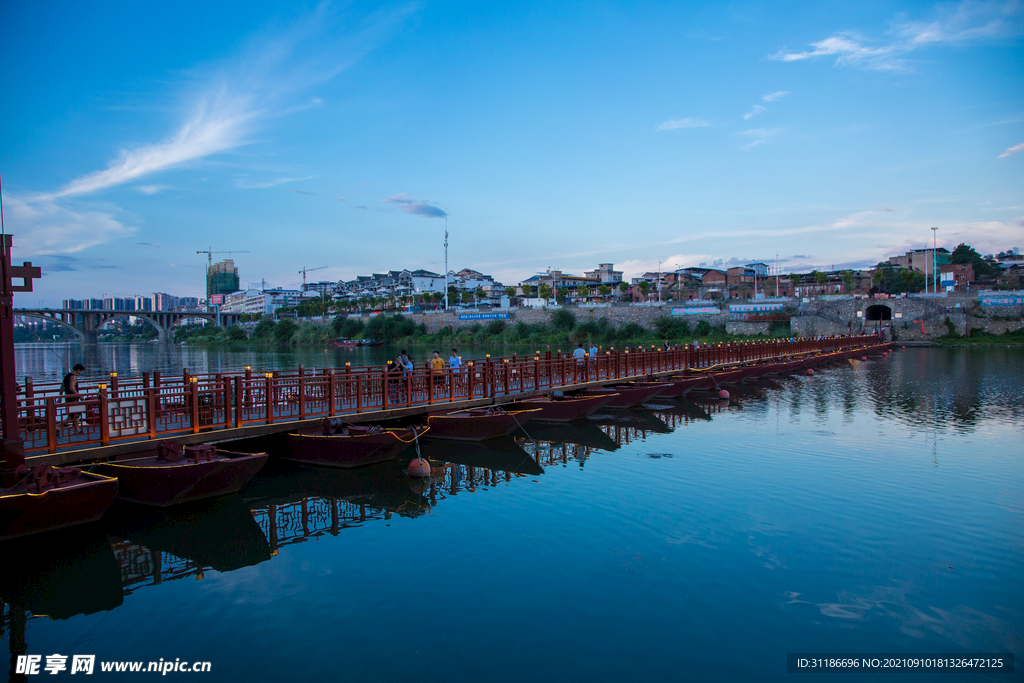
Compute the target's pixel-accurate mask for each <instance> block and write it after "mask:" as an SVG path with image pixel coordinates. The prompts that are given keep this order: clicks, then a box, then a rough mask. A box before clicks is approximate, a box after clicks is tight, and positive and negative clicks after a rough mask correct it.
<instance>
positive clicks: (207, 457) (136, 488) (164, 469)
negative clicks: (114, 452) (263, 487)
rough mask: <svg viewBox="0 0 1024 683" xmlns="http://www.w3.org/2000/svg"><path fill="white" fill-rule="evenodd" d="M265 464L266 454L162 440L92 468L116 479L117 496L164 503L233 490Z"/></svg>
mask: <svg viewBox="0 0 1024 683" xmlns="http://www.w3.org/2000/svg"><path fill="white" fill-rule="evenodd" d="M266 462H267V454H266V453H234V452H232V451H223V450H220V449H217V448H215V447H213V446H211V445H209V444H204V445H202V446H186V447H185V448H184V449H183V448H182V447H181V445H180V444H178V443H177V442H174V441H162V442H160V444H159V445H158V446H157V447H156V448H155V449H154V451H151V452H149V453H146V454H143V455H142V456H141V457H140V456H139V455H138V454H133V455H130V456H126V457H125V458H124V459H121V460H115V461H113V462H104V463H99V464H97V465H94V466H93V469H94V470H95V471H96V472H97V473H98V474H102V475H104V476H108V477H117V479H118V492H117V497H118V498H120V499H121V500H127V501H130V502H132V503H141V504H143V505H155V506H157V507H166V506H168V505H178V504H180V503H188V502H191V501H195V500H202V499H203V498H212V497H214V496H222V495H225V494H227V493H235V492H236V491H238V489H240V488H242V486H244V485H245V483H246V482H247V481H249V480H250V479H252V478H253V476H254V475H255V474H256V473H257V472H259V471H260V468H261V467H263V465H264V464H266Z"/></svg>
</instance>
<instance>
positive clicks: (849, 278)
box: [843, 270, 857, 292]
mask: <svg viewBox="0 0 1024 683" xmlns="http://www.w3.org/2000/svg"><path fill="white" fill-rule="evenodd" d="M856 280H857V278H856V276H855V275H854V274H853V271H852V270H844V271H843V284H845V285H846V291H847V292H852V291H853V285H854V283H855V282H856Z"/></svg>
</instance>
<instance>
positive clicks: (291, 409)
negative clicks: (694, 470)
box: [18, 335, 877, 453]
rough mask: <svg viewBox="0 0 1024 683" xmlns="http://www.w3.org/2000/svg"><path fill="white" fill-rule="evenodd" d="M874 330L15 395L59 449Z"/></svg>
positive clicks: (691, 364) (449, 395) (743, 352)
mask: <svg viewBox="0 0 1024 683" xmlns="http://www.w3.org/2000/svg"><path fill="white" fill-rule="evenodd" d="M876 339H877V338H876V337H874V336H873V335H867V336H856V337H830V338H822V339H795V340H771V341H760V342H738V343H731V344H716V345H706V346H698V347H694V346H679V347H674V348H671V349H668V350H665V349H661V348H657V347H648V348H642V347H634V348H630V349H619V350H615V349H612V350H607V351H602V352H600V353H598V354H597V356H596V357H594V358H589V357H588V358H586V359H585V360H583V361H578V360H577V359H575V358H573V357H572V356H571V355H568V354H563V353H561V352H555V353H552V352H545V353H540V352H538V353H535V354H529V355H513V356H509V357H502V358H491V357H490V356H487V357H485V358H478V359H474V360H471V361H468V362H467V363H466V364H465V365H464V366H463V367H462V368H459V369H456V370H452V369H445V370H444V371H441V372H434V371H431V370H430V369H428V368H420V369H415V370H413V371H412V372H392V371H388V370H386V369H383V368H381V367H352V366H351V365H349V364H346V365H345V367H343V368H327V369H322V370H313V371H310V370H306V369H305V368H303V367H301V366H300V367H299V368H298V369H297V370H289V371H281V370H276V371H272V372H264V373H260V372H253V371H252V370H251V368H246V370H245V371H244V372H238V373H216V374H203V375H192V374H189V372H188V371H187V370H185V371H184V372H183V373H182V375H180V376H177V375H175V376H174V377H172V378H167V377H161V375H160V373H153V374H152V375H150V374H149V373H144V374H143V376H142V377H136V378H120V377H118V376H117V375H116V373H112V374H111V377H110V382H109V383H105V384H100V385H99V386H97V387H95V388H83V389H82V392H83V393H82V400H80V401H75V402H73V403H66V402H64V398H63V397H62V396H61V395H60V393H59V385H56V384H50V385H33V383H32V382H31V381H26V383H25V387H23V388H22V389H21V391H20V394H19V396H18V415H19V423H20V426H21V432H22V437H23V438H24V441H25V450H26V452H28V453H55V452H56V451H57V450H65V449H69V448H76V449H77V448H87V447H90V446H106V445H109V444H111V443H116V442H121V441H129V440H141V439H157V438H164V437H169V436H174V435H182V434H189V433H193V434H194V433H199V432H204V431H210V430H219V429H228V428H232V427H241V426H244V425H253V424H273V423H275V422H288V421H296V420H303V419H306V418H311V417H318V416H334V415H342V414H347V413H361V412H366V411H373V410H387V409H389V408H403V407H413V406H429V405H434V404H438V403H452V402H455V401H465V400H471V399H479V398H496V397H502V396H514V395H516V394H521V393H524V392H531V391H537V390H543V389H548V388H556V387H562V386H567V385H573V384H583V383H588V382H602V381H608V380H615V379H621V378H626V377H636V376H643V375H647V374H651V373H661V372H671V371H682V370H686V369H697V370H699V369H706V368H711V367H715V366H718V365H727V364H734V363H744V362H751V361H759V360H767V359H773V358H783V357H790V356H799V355H801V354H813V353H827V352H831V351H837V350H840V349H846V348H850V347H854V346H863V345H867V344H871V343H874V342H875V341H876Z"/></svg>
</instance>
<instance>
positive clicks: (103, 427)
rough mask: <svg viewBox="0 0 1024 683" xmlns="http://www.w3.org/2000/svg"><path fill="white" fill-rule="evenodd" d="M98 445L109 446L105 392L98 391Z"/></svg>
mask: <svg viewBox="0 0 1024 683" xmlns="http://www.w3.org/2000/svg"><path fill="white" fill-rule="evenodd" d="M100 443H101V444H103V445H104V446H109V445H110V416H109V415H108V414H107V390H106V389H100Z"/></svg>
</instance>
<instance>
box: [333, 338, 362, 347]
mask: <svg viewBox="0 0 1024 683" xmlns="http://www.w3.org/2000/svg"><path fill="white" fill-rule="evenodd" d="M360 341H362V340H360V339H332V340H330V341H329V342H327V348H330V349H354V348H356V347H357V346H359V342H360Z"/></svg>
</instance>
